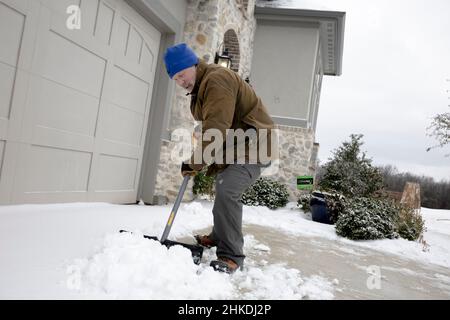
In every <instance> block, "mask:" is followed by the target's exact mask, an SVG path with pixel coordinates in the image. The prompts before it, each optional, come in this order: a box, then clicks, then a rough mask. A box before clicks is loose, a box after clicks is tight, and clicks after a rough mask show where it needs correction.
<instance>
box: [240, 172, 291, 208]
mask: <svg viewBox="0 0 450 320" xmlns="http://www.w3.org/2000/svg"><path fill="white" fill-rule="evenodd" d="M241 201H242V203H243V204H245V205H248V206H266V207H268V208H270V209H276V208H281V207H284V206H285V205H286V204H287V203H288V201H289V193H288V191H287V188H286V186H285V185H284V184H282V183H279V182H277V181H274V180H271V179H269V178H266V177H262V178H259V179H258V180H256V182H255V183H254V184H253V185H251V186H250V187H249V188H248V189H247V190H246V191H245V192H244V194H243V195H242V197H241Z"/></svg>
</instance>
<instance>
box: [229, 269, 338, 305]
mask: <svg viewBox="0 0 450 320" xmlns="http://www.w3.org/2000/svg"><path fill="white" fill-rule="evenodd" d="M233 283H234V284H235V285H236V286H237V287H238V288H239V289H240V291H241V295H240V297H239V298H242V299H248V300H261V299H283V300H289V299H290V300H292V299H315V300H319V299H333V298H334V295H333V290H334V288H333V285H332V283H331V282H329V281H328V280H327V279H325V278H323V277H320V276H312V277H310V278H306V279H305V280H303V279H302V278H301V276H300V271H298V270H297V269H292V268H286V267H285V266H284V265H283V264H273V265H267V266H264V267H262V268H260V267H249V268H248V270H247V271H246V272H238V273H236V275H235V276H234V279H233Z"/></svg>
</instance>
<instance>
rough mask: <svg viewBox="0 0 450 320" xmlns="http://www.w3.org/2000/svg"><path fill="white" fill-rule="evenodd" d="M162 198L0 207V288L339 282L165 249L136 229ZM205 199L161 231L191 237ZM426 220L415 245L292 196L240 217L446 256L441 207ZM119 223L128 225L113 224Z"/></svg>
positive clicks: (304, 287)
mask: <svg viewBox="0 0 450 320" xmlns="http://www.w3.org/2000/svg"><path fill="white" fill-rule="evenodd" d="M170 209H171V206H169V205H167V206H142V205H141V206H140V205H130V206H121V205H112V204H106V203H75V204H53V205H19V206H3V207H0V298H7V299H10V298H38V299H46V298H59V299H72V298H75V299H80V298H86V299H90V298H94V299H96V298H97V299H116V298H119V299H141V298H142V299H332V298H333V297H334V294H333V292H334V290H335V289H336V286H337V285H338V284H339V281H338V280H337V279H334V280H333V281H330V280H329V279H326V278H324V277H322V276H319V275H311V276H309V277H305V276H303V275H302V273H301V270H297V269H294V268H290V267H287V265H286V264H284V263H283V262H282V261H280V262H279V263H272V264H270V263H268V262H267V261H265V260H259V262H256V261H253V260H252V259H251V258H249V257H248V258H247V259H246V266H245V268H244V270H242V271H238V272H236V273H235V274H233V275H231V276H230V275H226V274H222V273H217V272H214V271H213V270H212V269H211V268H210V267H209V262H210V261H211V260H212V259H214V258H215V252H214V250H205V254H204V258H203V261H202V264H201V265H199V266H197V265H195V264H193V263H192V259H191V256H190V252H189V251H188V250H187V249H184V248H182V247H172V248H170V249H167V248H166V247H164V246H161V245H160V244H159V243H158V242H156V241H151V240H146V239H144V238H143V237H141V234H149V235H156V236H160V235H161V234H162V231H163V229H164V226H165V223H166V221H167V218H168V214H169V212H170ZM211 209H212V203H211V202H207V201H199V202H197V201H196V202H191V203H183V204H182V205H181V207H180V209H179V212H178V215H177V217H176V219H175V222H174V225H173V228H172V231H171V234H170V236H169V238H170V239H177V238H180V237H192V235H193V233H194V232H195V231H196V230H200V229H205V228H208V227H210V226H212V214H211ZM422 214H423V216H424V218H425V220H426V226H427V232H426V233H425V240H426V241H427V243H428V245H429V249H428V251H423V250H422V249H423V248H422V245H421V244H419V243H417V242H410V241H406V240H403V239H396V240H376V241H351V240H348V239H344V238H341V237H339V236H337V235H336V233H335V231H334V226H330V225H324V224H319V223H315V222H313V221H311V220H310V218H309V217H308V216H307V215H305V214H303V213H302V212H300V211H299V210H298V209H297V208H296V207H295V204H294V203H290V204H288V206H286V207H285V208H282V209H278V210H269V209H267V208H265V207H247V206H245V207H244V221H243V222H244V225H249V224H255V225H260V226H266V227H270V228H274V229H276V230H279V231H282V232H283V233H285V234H290V235H301V236H306V237H311V241H314V239H313V237H314V238H315V237H321V238H326V239H331V240H335V241H336V243H338V244H339V245H341V246H342V248H343V251H344V250H346V249H348V250H347V252H348V253H349V254H352V253H354V251H355V250H354V249H352V248H349V246H348V245H349V244H352V245H357V246H362V247H366V248H371V249H375V250H378V251H381V252H385V253H391V254H396V255H400V256H401V257H402V258H408V259H412V260H415V261H419V262H422V263H430V264H436V265H440V266H444V267H447V268H448V267H449V266H450V221H448V220H446V219H449V218H450V214H449V211H448V210H430V209H425V208H423V209H422ZM120 229H126V230H130V231H133V234H131V233H118V232H117V231H118V230H120ZM251 250H253V251H252V252H254V253H256V254H259V255H264V254H265V253H267V252H270V250H271V248H270V247H269V244H267V243H259V242H258V241H257V240H256V239H255V238H254V237H253V236H252V235H247V236H246V237H245V251H246V252H248V251H251Z"/></svg>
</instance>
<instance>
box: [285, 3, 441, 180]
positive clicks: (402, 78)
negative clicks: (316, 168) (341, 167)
mask: <svg viewBox="0 0 450 320" xmlns="http://www.w3.org/2000/svg"><path fill="white" fill-rule="evenodd" d="M280 2H281V3H282V4H283V6H288V7H296V8H301V9H318V10H335V11H345V12H346V18H345V40H344V54H343V68H342V75H341V76H339V77H332V76H325V77H324V80H323V84H322V94H321V101H320V107H319V117H318V122H317V134H316V140H317V141H318V142H319V143H320V151H319V158H320V160H321V163H322V164H323V163H324V162H326V161H327V160H328V158H329V157H330V156H331V151H332V150H333V149H335V148H337V147H338V146H339V145H341V144H342V142H343V141H345V140H349V139H348V137H349V135H350V134H352V133H361V134H363V135H364V138H363V140H364V142H365V144H364V146H363V150H364V151H366V152H367V156H368V157H370V158H372V160H373V163H374V164H376V165H384V164H391V165H395V166H396V167H397V168H398V169H399V171H400V172H406V171H409V172H412V173H415V174H424V175H427V176H431V177H433V178H435V179H436V180H438V181H439V180H441V179H447V180H450V157H444V155H445V154H448V153H450V147H446V148H444V149H434V150H432V151H430V152H426V148H427V147H429V146H431V145H433V144H435V140H433V139H432V138H429V137H427V136H426V128H427V126H429V124H430V122H431V118H432V117H433V116H434V115H436V114H438V113H443V112H449V111H450V108H449V107H448V105H449V104H450V99H449V96H450V94H449V92H447V90H450V81H449V80H447V79H450V18H449V17H450V1H449V0H427V1H425V0H391V1H388V0H377V1H369V0H281V1H280Z"/></svg>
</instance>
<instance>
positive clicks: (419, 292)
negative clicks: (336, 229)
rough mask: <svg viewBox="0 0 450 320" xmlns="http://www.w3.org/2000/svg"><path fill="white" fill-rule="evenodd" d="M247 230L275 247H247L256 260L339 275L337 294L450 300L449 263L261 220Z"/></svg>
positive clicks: (303, 272) (309, 273)
mask: <svg viewBox="0 0 450 320" xmlns="http://www.w3.org/2000/svg"><path fill="white" fill-rule="evenodd" d="M208 231H209V230H200V231H198V233H199V234H206V233H208ZM196 233H197V232H196ZM244 235H253V236H254V238H255V240H257V241H258V242H259V243H261V244H264V245H265V246H268V247H270V251H269V252H264V251H259V250H253V249H252V250H247V251H246V252H245V254H246V255H247V257H248V258H250V259H251V260H254V261H255V262H256V263H259V262H261V261H262V260H265V261H267V262H268V263H280V262H283V263H286V264H287V266H288V267H290V268H295V269H298V270H299V271H300V272H301V275H302V277H309V276H312V275H319V276H322V277H325V278H327V279H328V280H330V281H333V280H334V279H337V280H338V283H337V284H336V285H335V289H336V290H335V292H334V295H335V299H341V300H342V299H450V270H448V269H446V268H444V267H440V266H436V265H430V264H422V263H420V262H416V261H413V260H408V259H403V258H401V257H400V256H396V255H392V254H388V253H382V252H379V251H375V250H372V249H367V248H361V247H359V246H353V245H349V244H345V245H344V244H342V243H340V244H339V245H338V244H336V243H335V242H333V241H331V240H327V239H324V238H319V237H303V236H292V235H287V234H285V233H280V231H278V230H275V229H273V228H269V227H262V226H257V225H245V226H244ZM377 280H379V281H377Z"/></svg>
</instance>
